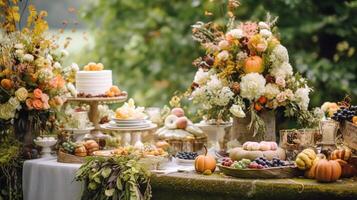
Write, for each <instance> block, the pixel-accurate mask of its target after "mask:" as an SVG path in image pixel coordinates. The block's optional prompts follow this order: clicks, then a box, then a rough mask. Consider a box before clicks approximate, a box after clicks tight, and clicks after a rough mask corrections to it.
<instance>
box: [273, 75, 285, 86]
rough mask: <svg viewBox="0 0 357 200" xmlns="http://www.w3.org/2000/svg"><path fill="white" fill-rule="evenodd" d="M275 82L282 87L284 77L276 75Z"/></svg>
mask: <svg viewBox="0 0 357 200" xmlns="http://www.w3.org/2000/svg"><path fill="white" fill-rule="evenodd" d="M275 83H276V84H277V85H278V86H280V87H283V88H284V87H285V79H284V78H282V77H277V78H276V79H275Z"/></svg>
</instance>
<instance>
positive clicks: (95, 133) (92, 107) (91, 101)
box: [67, 93, 128, 138]
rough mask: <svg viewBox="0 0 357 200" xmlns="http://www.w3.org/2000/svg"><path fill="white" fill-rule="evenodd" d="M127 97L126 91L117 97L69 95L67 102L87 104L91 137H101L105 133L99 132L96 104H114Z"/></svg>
mask: <svg viewBox="0 0 357 200" xmlns="http://www.w3.org/2000/svg"><path fill="white" fill-rule="evenodd" d="M127 98H128V95H127V93H125V95H122V96H118V97H88V98H86V97H69V98H67V101H68V102H80V103H85V104H88V105H89V112H88V118H89V120H90V121H91V122H92V123H93V126H94V129H93V130H91V135H90V136H91V137H92V138H103V137H105V135H104V134H103V133H102V132H101V127H100V124H99V122H100V119H99V110H98V106H99V105H101V104H115V103H122V102H125V101H126V99H127Z"/></svg>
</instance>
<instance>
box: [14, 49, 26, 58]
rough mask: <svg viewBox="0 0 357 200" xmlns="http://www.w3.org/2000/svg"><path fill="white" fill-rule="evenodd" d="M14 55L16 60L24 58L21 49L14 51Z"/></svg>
mask: <svg viewBox="0 0 357 200" xmlns="http://www.w3.org/2000/svg"><path fill="white" fill-rule="evenodd" d="M15 55H16V56H17V57H18V58H22V57H23V56H24V50H22V49H17V50H16V51H15Z"/></svg>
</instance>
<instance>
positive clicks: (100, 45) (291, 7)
mask: <svg viewBox="0 0 357 200" xmlns="http://www.w3.org/2000/svg"><path fill="white" fill-rule="evenodd" d="M223 2H225V1H224V0H170V1H167V0H87V1H85V0H77V1H71V0H65V1H44V0H35V1H34V3H35V4H36V6H37V7H38V9H44V10H47V11H48V12H49V13H51V14H50V15H49V16H48V20H49V23H50V27H51V28H53V31H57V29H60V28H63V26H65V33H66V34H65V35H68V36H70V37H72V43H71V49H70V53H71V56H72V57H70V58H69V59H68V61H71V62H72V61H73V62H77V63H78V64H80V66H83V65H85V64H86V63H88V62H89V61H95V62H102V63H103V64H104V65H105V67H106V68H111V69H112V70H113V72H114V76H115V77H114V80H115V83H116V84H118V85H119V86H120V87H121V88H123V89H125V90H127V91H128V92H129V94H130V96H131V97H133V98H135V99H136V101H138V103H140V104H141V105H144V106H162V105H164V104H168V102H169V100H170V98H171V96H172V95H173V94H174V92H175V91H181V92H183V91H185V90H186V88H188V87H189V86H190V85H191V83H192V82H191V81H192V80H193V76H194V72H195V70H196V69H195V68H194V67H193V66H192V64H191V63H192V61H193V60H194V59H195V58H196V57H198V56H199V55H200V54H201V55H202V53H203V52H202V50H201V49H200V48H199V45H198V44H197V43H195V42H194V41H193V40H192V38H191V25H192V24H193V23H194V22H196V21H199V20H202V21H205V22H206V21H212V20H214V21H216V22H219V23H224V20H226V19H227V18H224V17H225V16H224V13H225V11H224V10H223V9H224V6H223ZM217 4H222V6H217ZM214 6H215V7H214ZM267 11H269V12H270V13H271V14H272V15H273V16H279V20H278V24H277V25H278V27H279V29H280V30H279V31H280V33H281V41H282V43H283V45H284V46H286V47H287V48H288V50H289V54H290V58H291V63H292V65H293V67H294V70H297V71H298V72H300V73H301V74H303V75H304V76H306V77H307V78H308V80H309V83H310V85H311V86H313V88H314V92H313V93H312V95H311V99H312V100H311V106H312V107H315V106H320V105H321V104H322V103H323V102H324V101H339V100H341V99H342V98H343V97H344V96H345V95H346V94H349V95H351V97H352V99H356V96H357V77H356V76H357V59H356V52H355V50H356V49H355V48H356V46H357V38H356V37H355V35H356V34H357V18H355V17H354V16H356V15H357V1H350V0H341V1H336V0H325V1H319V0H310V1H306V0H274V1H272V0H266V1H255V0H242V1H241V6H240V7H239V8H238V9H237V13H236V15H237V18H238V19H239V20H243V21H244V20H259V19H261V20H263V19H264V18H265V15H266V13H267ZM64 13H65V14H64ZM66 13H67V14H66ZM74 29H75V30H74Z"/></svg>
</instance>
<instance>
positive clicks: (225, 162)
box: [221, 157, 233, 167]
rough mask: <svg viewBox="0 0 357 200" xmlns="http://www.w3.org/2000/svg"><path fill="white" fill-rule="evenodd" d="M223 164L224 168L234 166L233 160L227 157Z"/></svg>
mask: <svg viewBox="0 0 357 200" xmlns="http://www.w3.org/2000/svg"><path fill="white" fill-rule="evenodd" d="M221 164H222V165H223V166H226V167H230V166H231V165H232V164H233V160H232V159H230V158H228V157H225V158H223V160H222V163H221Z"/></svg>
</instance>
